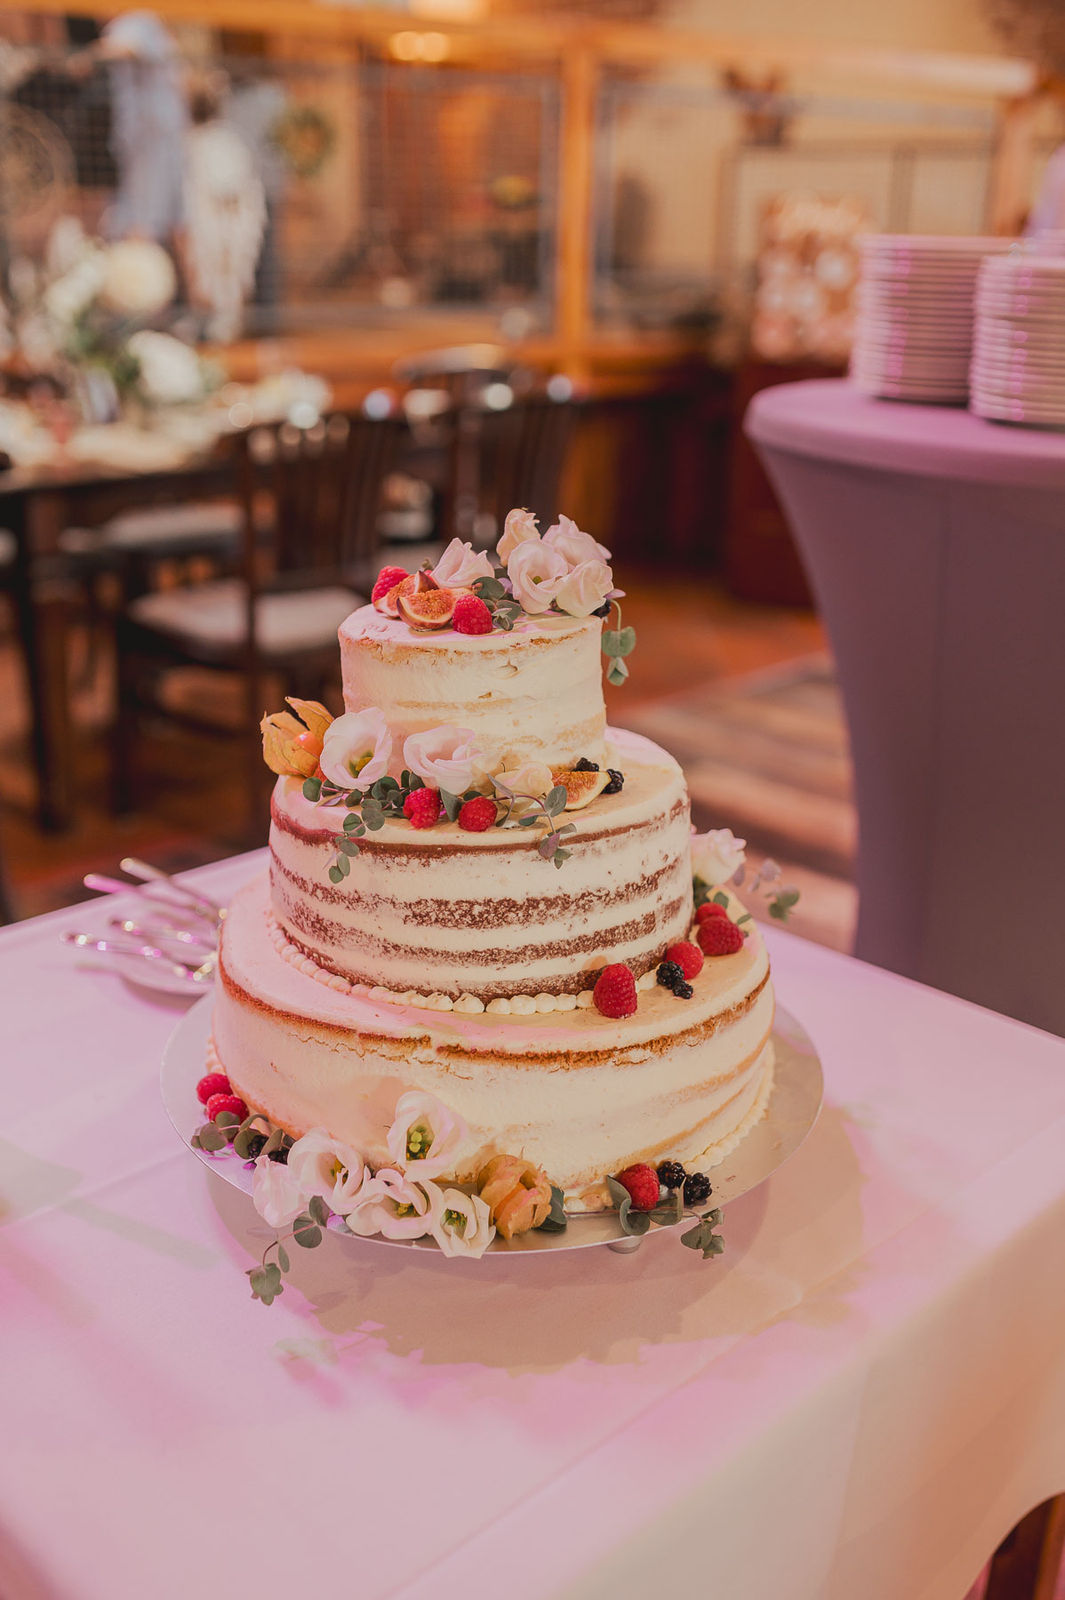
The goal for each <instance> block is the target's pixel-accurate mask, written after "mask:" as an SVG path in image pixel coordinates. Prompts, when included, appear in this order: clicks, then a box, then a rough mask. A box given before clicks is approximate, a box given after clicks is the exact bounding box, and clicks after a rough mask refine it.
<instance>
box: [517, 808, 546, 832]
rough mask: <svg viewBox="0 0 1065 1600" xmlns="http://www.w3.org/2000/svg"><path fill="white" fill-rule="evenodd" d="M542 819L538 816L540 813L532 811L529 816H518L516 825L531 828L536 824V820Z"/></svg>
mask: <svg viewBox="0 0 1065 1600" xmlns="http://www.w3.org/2000/svg"><path fill="white" fill-rule="evenodd" d="M542 820H543V819H542V817H541V816H540V814H539V813H538V812H535V811H534V812H533V814H532V816H531V817H519V818H518V827H519V828H533V827H535V826H536V824H537V823H538V822H541V821H542Z"/></svg>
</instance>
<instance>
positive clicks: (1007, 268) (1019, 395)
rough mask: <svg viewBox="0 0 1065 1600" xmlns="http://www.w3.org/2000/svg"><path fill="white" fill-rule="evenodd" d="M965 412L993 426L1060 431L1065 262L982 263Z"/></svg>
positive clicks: (1009, 259) (1064, 395) (1015, 257)
mask: <svg viewBox="0 0 1065 1600" xmlns="http://www.w3.org/2000/svg"><path fill="white" fill-rule="evenodd" d="M969 382H970V400H969V405H970V407H971V408H972V410H973V411H975V412H976V414H977V415H978V416H981V417H992V418H994V419H995V420H996V421H999V422H1027V423H1030V424H1033V425H1035V426H1039V425H1042V426H1043V427H1063V426H1065V258H1063V257H1061V256H1060V255H1058V256H1050V255H1048V256H1042V255H1037V254H1035V253H1032V252H1031V251H1030V250H1029V251H1024V252H1021V251H1018V252H1016V253H1013V254H1010V255H1008V256H1002V257H1000V258H998V259H997V260H994V261H986V262H985V263H984V265H983V267H982V268H981V271H980V280H979V285H978V287H977V291H976V329H975V333H974V336H973V362H972V372H971V374H970V380H969Z"/></svg>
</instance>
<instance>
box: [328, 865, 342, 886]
mask: <svg viewBox="0 0 1065 1600" xmlns="http://www.w3.org/2000/svg"><path fill="white" fill-rule="evenodd" d="M328 876H329V882H330V883H343V881H344V874H343V873H342V872H341V870H340V868H339V867H330V868H329V874H328Z"/></svg>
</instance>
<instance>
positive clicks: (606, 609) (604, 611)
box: [592, 600, 614, 617]
mask: <svg viewBox="0 0 1065 1600" xmlns="http://www.w3.org/2000/svg"><path fill="white" fill-rule="evenodd" d="M613 604H614V602H613V600H604V601H603V603H602V605H601V606H596V608H595V610H594V611H593V612H592V616H593V617H609V615H610V608H611V606H612V605H613Z"/></svg>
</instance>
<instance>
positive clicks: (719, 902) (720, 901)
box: [713, 889, 728, 911]
mask: <svg viewBox="0 0 1065 1600" xmlns="http://www.w3.org/2000/svg"><path fill="white" fill-rule="evenodd" d="M713 902H714V905H715V906H724V907H725V909H726V911H727V910H728V895H727V894H722V893H721V890H720V889H719V890H718V891H717V893H716V894H715V895H714V896H713Z"/></svg>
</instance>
